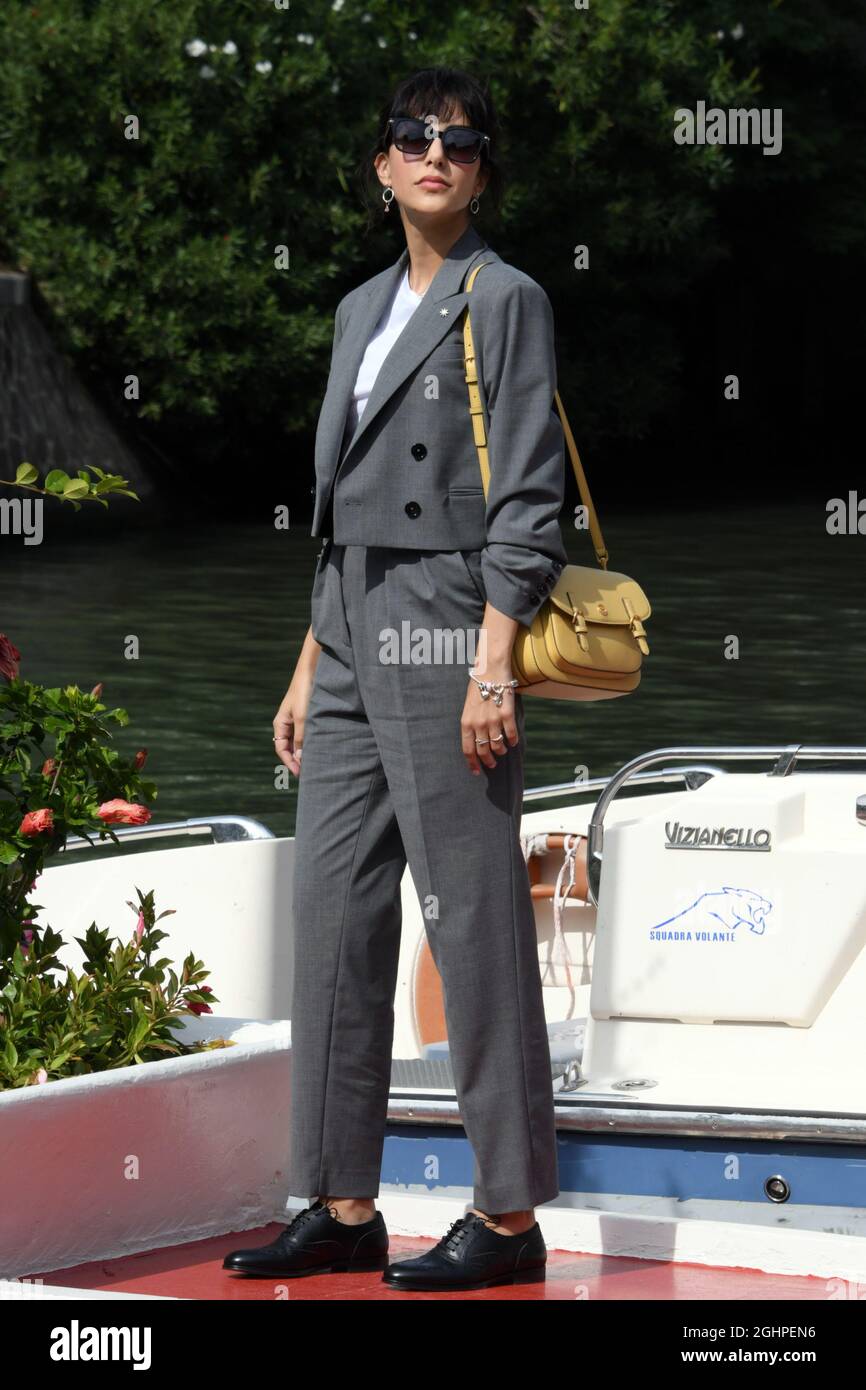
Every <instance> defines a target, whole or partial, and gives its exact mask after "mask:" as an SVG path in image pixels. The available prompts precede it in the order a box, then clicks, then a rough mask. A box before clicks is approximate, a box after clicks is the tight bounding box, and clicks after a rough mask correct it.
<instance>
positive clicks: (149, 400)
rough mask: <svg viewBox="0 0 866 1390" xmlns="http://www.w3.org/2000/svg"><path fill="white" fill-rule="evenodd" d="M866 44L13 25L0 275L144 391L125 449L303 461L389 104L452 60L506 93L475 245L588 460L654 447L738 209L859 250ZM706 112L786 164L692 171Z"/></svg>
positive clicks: (790, 5) (104, 385)
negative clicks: (488, 205) (549, 363)
mask: <svg viewBox="0 0 866 1390" xmlns="http://www.w3.org/2000/svg"><path fill="white" fill-rule="evenodd" d="M743 11H745V13H744V12H743ZM858 15H859V16H860V17H859V18H858ZM861 19H862V16H861V15H860V11H859V7H858V6H857V5H856V4H855V3H854V0H831V3H827V4H824V5H822V6H821V7H820V11H817V10H816V8H815V6H814V4H812V3H807V0H769V3H763V2H762V3H756V4H753V5H750V6H745V7H744V6H742V5H741V3H740V0H685V2H684V3H683V2H681V3H673V0H648V2H647V3H641V4H637V3H635V2H634V0H590V4H589V6H588V8H586V9H577V8H575V6H574V5H573V4H569V3H568V0H532V3H510V4H502V0H474V3H473V4H471V5H469V4H466V3H465V0H441V3H439V4H437V5H435V6H423V5H418V6H411V5H403V4H397V3H394V0H344V2H343V3H339V0H337V3H329V2H328V0H322V3H318V4H313V3H307V4H304V3H295V2H293V3H292V4H291V6H286V7H277V5H275V4H274V3H265V0H208V3H207V4H205V3H203V0H172V3H171V4H159V5H157V4H143V3H141V0H41V3H39V4H37V5H34V4H31V3H29V0H5V2H4V5H3V7H2V17H0V189H2V196H0V254H3V255H5V256H6V258H7V259H10V260H14V261H15V262H16V263H17V264H19V265H20V266H21V267H23V268H27V269H30V270H31V271H32V272H33V274H34V276H35V277H36V279H37V280H38V283H39V286H40V289H41V292H42V294H43V296H44V298H45V300H46V302H47V304H48V305H49V307H50V309H51V311H52V313H53V315H54V319H55V331H56V332H57V333H60V334H62V336H63V340H64V343H63V345H64V346H65V347H66V348H67V350H68V351H69V352H70V353H71V354H73V356H74V357H75V358H76V359H77V361H78V363H79V365H80V366H81V367H82V368H86V369H87V372H88V374H89V376H90V378H91V380H93V381H96V382H98V383H99V387H100V389H102V390H106V391H111V394H112V400H117V399H118V397H119V395H120V388H121V377H120V370H119V368H118V363H122V364H123V368H122V370H123V371H134V372H135V373H136V374H137V375H138V376H139V377H140V380H141V383H142V393H141V399H140V401H126V402H125V403H124V408H125V409H126V410H127V411H128V412H129V419H130V423H134V424H137V425H141V426H146V427H147V428H148V429H149V430H150V431H151V433H153V434H157V433H158V434H159V435H160V438H161V441H162V444H163V446H165V444H166V442H176V441H177V440H178V439H184V440H185V441H187V448H186V449H185V452H184V458H185V460H186V459H194V458H195V457H196V456H197V457H198V458H199V459H205V458H206V459H207V460H208V461H209V462H212V461H215V460H219V459H220V458H221V457H222V458H223V459H224V460H225V461H226V462H228V461H229V460H231V455H232V449H233V446H234V443H235V442H236V441H237V440H238V439H240V440H242V441H243V442H244V443H246V441H247V438H248V437H249V436H252V435H254V434H255V432H256V431H259V437H260V438H261V437H262V433H263V432H268V433H270V435H271V436H273V434H274V433H277V434H278V435H280V436H282V437H285V436H293V435H294V436H298V435H304V436H306V435H307V433H308V431H309V430H310V428H311V427H312V425H313V423H314V421H315V417H316V414H317V412H318V408H319V403H320V400H321V394H322V388H323V383H324V378H325V375H326V371H327V363H328V355H329V349H330V344H331V334H332V327H333V312H334V307H335V304H336V302H337V300H338V298H339V297H340V296H341V294H342V293H344V292H345V291H346V290H347V289H349V288H351V287H352V286H353V285H355V284H357V283H358V282H359V281H360V280H362V279H364V278H366V277H367V276H368V275H369V274H371V273H373V272H374V271H375V270H378V269H380V268H381V267H382V265H384V264H386V263H387V262H388V261H389V260H391V259H393V258H394V255H395V254H396V251H397V249H398V247H399V244H400V243H399V242H395V241H390V240H389V238H390V237H391V236H392V235H393V233H390V232H388V231H385V230H383V231H382V232H381V233H374V234H373V235H372V236H368V235H367V233H366V215H365V212H364V211H363V210H362V207H361V205H360V202H359V200H358V197H357V193H356V189H355V185H354V182H353V169H354V166H355V164H356V161H357V160H358V158H359V157H360V156H361V155H362V154H363V153H364V152H365V151H366V149H367V148H368V146H369V144H370V142H371V140H372V137H373V134H374V129H375V115H376V112H377V109H378V107H379V106H380V104H381V103H382V102H383V101H384V100H385V98H386V97H387V96H388V95H389V93H390V92H391V90H392V89H393V87H394V85H395V83H396V82H397V81H398V80H400V79H401V78H402V77H404V76H406V75H407V74H408V73H410V72H412V71H413V70H415V69H417V68H419V67H424V66H428V65H430V64H432V63H439V62H445V63H451V64H454V65H456V66H458V67H465V68H468V69H469V70H471V71H474V72H476V73H477V74H478V75H480V76H489V77H490V80H491V85H492V88H493V92H494V96H495V98H496V100H497V104H498V106H499V109H500V112H501V115H502V117H503V123H504V126H505V132H506V141H505V150H504V154H505V160H506V169H507V173H508V176H509V180H510V184H509V192H508V196H507V199H506V203H505V207H504V210H503V215H502V218H501V220H499V221H487V220H485V219H486V218H487V217H488V214H487V211H486V209H485V206H484V200H483V199H482V212H481V214H480V217H479V225H480V228H481V230H482V232H483V233H484V234H485V235H486V236H487V238H488V240H489V241H490V243H491V244H492V245H493V246H494V248H495V249H496V250H498V251H499V252H500V254H503V255H505V256H506V258H508V259H511V260H513V261H515V262H516V263H517V264H518V265H520V266H522V267H523V268H524V269H526V270H527V271H528V272H529V273H530V274H532V275H534V276H535V277H536V278H537V279H539V280H540V281H541V282H542V283H543V284H544V285H545V288H546V289H547V290H548V293H549V294H550V295H551V298H552V299H553V301H554V303H555V305H556V310H557V327H558V331H559V338H560V355H561V360H562V362H563V366H564V369H565V370H564V375H565V376H566V378H567V379H568V391H567V399H568V400H571V399H573V400H574V401H575V402H576V403H579V418H580V430H581V438H582V439H589V440H592V439H593V438H595V437H599V436H601V435H604V434H606V433H616V434H619V435H635V434H640V433H641V432H642V431H643V430H644V429H645V428H646V426H647V423H648V421H649V420H650V418H651V417H652V415H653V413H654V412H655V411H658V410H659V409H660V408H662V407H663V406H664V405H665V403H670V401H671V400H672V399H673V395H672V393H673V392H674V390H675V381H676V376H677V371H678V367H679V360H678V351H679V347H678V343H677V341H676V335H675V333H674V332H673V330H672V328H671V326H670V312H669V311H670V308H671V306H672V305H676V304H678V303H679V304H682V305H686V304H687V302H688V296H689V293H690V291H691V289H692V287H693V286H694V285H695V284H696V283H697V282H698V281H699V280H700V277H701V276H702V275H704V273H705V272H706V271H707V269H708V268H710V267H712V266H714V265H715V264H717V263H719V262H721V261H723V260H724V259H725V258H726V257H728V256H729V255H730V254H731V247H730V242H729V237H728V232H727V230H726V224H725V216H724V214H725V209H726V208H728V207H730V205H731V200H734V202H736V203H737V206H738V209H739V212H738V217H739V220H740V221H746V220H747V219H748V216H749V213H750V208H751V205H752V200H756V202H755V206H756V207H757V208H758V209H759V212H760V209H761V207H763V209H764V214H765V213H766V207H767V204H766V201H765V202H764V203H763V204H761V202H760V200H761V199H762V198H763V199H765V200H766V198H767V197H768V196H769V197H772V196H774V195H775V194H777V193H779V194H781V193H787V195H788V197H789V198H790V199H791V201H792V206H795V207H796V216H795V217H793V218H792V220H791V225H790V238H791V241H792V244H794V245H800V246H801V247H802V254H803V257H804V259H805V258H806V257H808V256H809V255H813V254H815V253H816V252H817V251H822V252H823V251H824V250H826V249H827V248H830V249H832V250H833V251H835V252H839V253H843V252H844V251H845V250H847V249H850V248H852V247H857V248H862V246H863V240H864V225H863V224H864V212H863V200H862V198H860V197H858V196H857V195H856V192H855V190H857V188H858V185H859V184H860V183H861V182H862V173H863V158H864V153H863V151H864V144H863V141H862V139H861V138H860V134H859V130H858V129H857V127H858V125H859V117H857V118H856V119H855V113H856V112H857V111H858V109H859V102H860V100H861V92H860V87H861V81H860V76H859V66H858V63H859V59H858V50H859V46H860V31H859V25H860V22H861ZM193 39H200V40H202V41H203V42H204V43H206V44H207V45H214V46H215V48H216V51H214V52H211V51H210V50H208V52H207V53H205V54H204V55H202V56H200V57H195V56H191V55H190V53H188V52H187V50H186V45H187V44H188V43H189V42H190V41H191V40H193ZM225 45H228V48H229V51H224V46H225ZM268 64H269V65H270V69H269V70H267V65H268ZM257 65H259V67H260V68H263V70H257ZM207 72H210V73H211V74H212V75H211V76H207V75H205V74H206V73H207ZM698 99H705V100H707V101H708V102H710V103H715V104H718V105H720V106H725V107H727V106H736V105H756V104H760V105H766V106H770V107H781V108H783V110H784V118H785V144H784V152H783V154H782V155H781V156H780V157H775V158H767V157H764V156H763V155H762V153H761V151H760V150H759V149H754V148H751V149H750V148H726V147H724V146H718V145H715V146H711V145H703V146H698V145H696V146H694V147H683V146H677V145H675V144H674V141H673V138H672V130H673V112H674V110H675V109H676V108H678V107H680V106H684V105H685V106H690V107H693V106H694V104H695V102H696V101H697V100H698ZM130 117H134V118H136V119H137V121H138V122H139V132H138V136H139V138H137V139H130V138H128V136H129V134H130V128H129V122H130ZM391 222H392V223H395V224H398V219H397V218H391ZM398 231H399V224H398ZM754 233H755V235H759V234H760V228H759V227H758V226H756V227H755V228H754ZM577 244H587V245H589V247H590V248H591V257H592V259H591V270H590V271H589V272H584V273H577V272H576V271H575V270H574V268H573V248H574V246H575V245H577ZM282 245H285V246H286V247H287V248H288V251H289V266H288V269H281V268H278V266H277V263H276V261H275V255H276V248H278V247H280V246H282ZM772 250H773V248H772V246H768V248H767V255H768V259H770V260H771V259H772ZM660 305H664V307H665V309H666V310H667V311H668V312H666V313H664V312H660V311H659V306H660ZM227 419H230V420H232V421H236V422H237V426H236V431H237V432H236V433H235V435H234V436H232V437H231V438H229V437H227V432H226V429H225V421H226V420H227ZM231 461H234V460H231Z"/></svg>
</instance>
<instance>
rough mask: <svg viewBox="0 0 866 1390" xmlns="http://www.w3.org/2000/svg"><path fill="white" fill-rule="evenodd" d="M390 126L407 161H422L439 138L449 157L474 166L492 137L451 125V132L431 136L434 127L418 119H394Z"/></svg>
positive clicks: (456, 162) (464, 127)
mask: <svg viewBox="0 0 866 1390" xmlns="http://www.w3.org/2000/svg"><path fill="white" fill-rule="evenodd" d="M388 125H389V126H390V127H391V138H392V140H393V141H394V144H395V145H396V146H397V149H398V150H399V151H400V153H401V154H404V155H405V156H406V158H407V159H422V158H423V157H424V155H425V154H426V153H427V151H428V150H429V148H430V146H431V145H432V144H433V141H434V140H435V139H436V137H437V135H438V136H439V137H440V139H441V141H442V148H443V150H444V151H445V156H446V158H447V159H450V160H452V161H453V163H455V164H474V163H475V161H476V159H477V158H478V156H479V155H480V154H481V153H482V151H483V150H484V149H485V147H486V145H489V144H490V136H489V135H482V134H481V131H480V130H472V129H471V128H470V127H469V126H468V125H450V126H449V127H448V129H447V130H439V131H437V130H434V131H433V134H432V135H430V134H428V132H429V130H430V126H429V125H427V124H426V122H424V121H422V120H419V119H418V117H416V116H391V117H390V119H389V121H388Z"/></svg>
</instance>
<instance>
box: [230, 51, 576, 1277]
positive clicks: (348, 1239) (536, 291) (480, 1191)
mask: <svg viewBox="0 0 866 1390" xmlns="http://www.w3.org/2000/svg"><path fill="white" fill-rule="evenodd" d="M371 169H374V170H375V175H376V176H377V177H378V181H379V184H381V186H382V200H383V204H384V208H385V212H386V214H387V215H388V216H389V217H390V218H391V219H394V218H395V216H396V215H399V217H400V220H401V221H402V225H403V232H404V233H405V237H406V248H405V249H404V251H403V252H402V254H401V255H400V257H399V259H398V260H397V261H396V262H395V263H394V264H393V265H391V266H389V267H388V268H387V269H386V270H384V271H382V272H381V274H379V275H375V276H373V278H372V279H370V280H368V281H367V282H366V283H365V284H362V285H360V286H358V288H356V289H354V290H352V291H351V292H350V293H349V294H348V295H346V297H345V298H344V299H343V300H342V301H341V303H340V304H339V306H338V308H337V313H336V321H335V332H334V346H333V353H332V357H331V370H330V376H329V380H328V386H327V391H326V394H325V399H324V403H323V405H322V410H321V415H320V418H319V425H318V431H317V436H316V479H317V488H316V505H315V513H314V519H313V529H312V534H313V535H315V536H321V537H323V538H324V542H323V548H322V551H321V553H320V555H319V557H318V561H317V567H316V575H315V579H314V583H313V592H312V605H311V619H312V622H311V627H310V631H309V632H308V633H307V636H306V639H305V641H304V645H303V648H302V651H301V655H300V658H299V660H298V663H297V667H296V669H295V673H294V676H293V678H292V682H291V685H290V686H289V689H288V692H287V694H286V696H285V699H284V700H283V702H282V704H281V706H280V709H279V711H278V713H277V716H276V718H275V720H274V732H275V735H276V737H275V740H274V742H275V747H276V750H277V753H278V755H279V757H280V758H281V760H282V761H283V763H284V764H285V765H286V766H287V767H289V768H291V770H292V771H293V772H294V773H295V774H296V775H298V776H299V777H300V781H299V789H298V813H297V830H296V846H295V877H294V902H293V907H294V932H295V938H294V949H295V976H294V996H293V1004H292V1069H293V1077H292V1097H291V1126H292V1128H291V1161H290V1172H289V1179H290V1181H289V1190H290V1191H291V1192H294V1193H306V1194H309V1195H310V1196H311V1197H314V1199H315V1200H314V1201H313V1204H312V1205H311V1206H310V1207H308V1208H306V1209H304V1210H303V1211H301V1212H300V1213H298V1215H297V1216H296V1217H295V1218H294V1220H293V1221H292V1222H291V1224H290V1225H289V1226H287V1227H286V1230H285V1231H284V1232H283V1233H281V1235H280V1236H279V1237H278V1238H277V1240H275V1241H274V1242H273V1243H272V1244H270V1245H268V1246H263V1247H260V1248H259V1249H256V1250H244V1251H235V1252H233V1253H232V1254H231V1255H229V1256H227V1257H226V1261H225V1266H226V1268H229V1269H236V1270H241V1271H244V1272H246V1273H251V1274H261V1275H292V1274H306V1273H312V1272H313V1271H314V1270H317V1269H328V1268H331V1269H338V1268H343V1269H345V1268H347V1267H348V1268H350V1269H356V1268H364V1267H366V1268H384V1267H385V1266H387V1268H386V1269H385V1274H384V1278H385V1280H386V1282H388V1283H389V1284H392V1285H393V1286H394V1287H398V1288H406V1289H416V1288H426V1289H429V1288H466V1287H478V1286H480V1285H483V1284H491V1283H500V1282H504V1281H507V1280H510V1279H512V1278H514V1277H518V1278H538V1277H543V1269H544V1261H545V1259H546V1249H545V1244H544V1240H543V1238H542V1234H541V1230H540V1228H539V1226H538V1224H537V1222H536V1220H535V1213H534V1208H535V1206H536V1205H540V1204H541V1203H544V1202H549V1201H551V1200H553V1199H554V1198H555V1197H556V1196H557V1195H558V1192H559V1185H558V1168H557V1156H556V1133H555V1127H554V1108H553V1091H552V1078H551V1067H550V1053H549V1047H548V1037H547V1028H546V1023H545V1015H544V1008H543V1002H542V986H541V978H540V973H539V966H538V954H537V943H536V927H535V915H534V911H533V906H532V900H531V896H530V887H529V880H528V875H527V870H526V866H525V862H524V859H523V855H522V853H521V847H520V838H519V836H520V820H521V810H522V799H523V733H524V727H523V726H524V712H523V702H522V698H521V697H520V696H519V695H516V694H515V692H514V688H513V684H512V681H513V677H512V671H511V648H512V644H513V641H514V637H515V634H516V633H517V630H518V627H519V625H520V624H522V623H529V622H530V621H531V619H532V617H533V616H534V614H535V613H536V611H537V610H538V608H539V607H540V606H541V604H542V603H543V601H544V599H545V597H546V594H547V592H548V591H549V589H550V587H551V586H552V585H553V584H554V583H555V582H556V578H557V575H558V573H559V571H560V570H561V569H562V567H563V565H564V564H565V563H566V555H565V551H564V549H563V545H562V537H561V534H560V530H559V523H558V516H559V511H560V508H561V506H562V501H563V486H564V484H563V439H562V431H561V427H560V424H559V420H558V417H557V415H556V413H555V409H554V399H553V398H554V391H555V388H556V377H555V360H554V344H553V320H552V313H551V308H550V304H549V301H548V299H547V296H546V294H545V293H544V291H543V290H542V288H541V287H540V286H539V285H538V284H537V283H536V282H535V281H534V280H532V279H530V278H529V276H527V275H525V274H524V273H523V272H522V271H520V270H518V269H516V268H515V267H513V266H511V265H508V264H506V263H505V262H504V261H502V260H501V259H500V258H499V256H497V255H496V253H495V252H494V251H492V250H491V248H490V247H489V246H488V245H487V244H486V242H485V241H484V240H483V239H482V237H481V236H480V235H479V234H478V232H477V231H476V230H475V227H474V226H473V224H472V217H473V216H474V215H475V213H476V212H477V211H478V208H479V203H480V200H481V198H482V195H484V193H485V190H487V191H488V193H489V194H496V193H498V190H499V184H500V173H499V168H498V164H497V132H496V120H495V115H494V111H493V108H492V103H491V100H490V97H489V95H488V94H487V93H486V91H485V90H483V89H482V88H481V87H480V86H479V84H478V83H477V82H475V81H474V80H473V79H472V78H470V77H469V76H467V75H466V74H464V73H461V72H457V71H454V70H452V69H443V68H432V69H428V70H426V71H423V72H419V73H416V74H415V75H414V76H413V77H410V78H409V79H408V80H407V81H406V82H404V83H402V84H401V86H400V87H399V88H398V89H397V91H396V92H395V93H394V96H393V99H392V101H391V102H390V103H389V104H388V106H387V107H386V109H385V111H384V112H383V114H382V119H381V127H380V132H379V139H378V142H377V146H376V151H375V156H374V158H372V159H371ZM482 263H483V267H484V268H483V269H482V270H481V271H480V273H479V274H478V277H477V285H475V284H473V288H472V292H471V295H469V294H467V291H466V280H467V276H468V275H469V273H470V272H471V271H472V270H473V268H474V267H476V266H479V265H481V264H482ZM467 303H469V304H470V305H471V312H472V328H473V335H474V342H475V347H476V352H477V356H478V374H479V378H480V381H481V384H482V386H483V393H484V397H485V400H486V405H487V409H488V413H489V430H488V444H489V462H490V475H491V477H490V485H489V494H488V497H487V500H486V504H485V497H484V493H483V489H482V482H481V476H480V471H479V463H478V455H477V452H476V447H475V442H474V436H473V429H472V423H471V418H470V414H469V400H468V395H467V387H466V381H465V376H464V361H463V336H462V325H463V311H464V309H465V307H466V305H467ZM479 630H480V631H479ZM454 631H462V632H463V633H466V634H467V635H468V636H469V642H468V644H467V648H466V651H465V652H461V651H460V650H459V643H458V644H455V647H454V649H453V650H456V651H457V652H458V655H457V657H456V659H455V658H453V657H452V659H451V660H450V661H449V660H448V659H447V657H446V659H445V660H443V659H442V655H441V651H442V650H443V649H444V648H440V649H439V650H440V655H439V657H438V658H437V657H433V658H430V657H428V658H427V659H426V660H422V661H419V660H418V652H417V647H416V649H415V656H414V659H413V657H412V656H411V654H407V652H406V650H405V645H404V634H405V633H407V632H408V633H410V634H411V638H412V641H413V642H415V643H417V641H418V634H419V633H420V634H422V635H423V638H426V640H428V641H429V643H430V647H429V650H430V651H431V652H434V651H436V650H437V648H436V634H437V633H440V634H441V633H449V632H450V633H453V632H454ZM388 634H396V637H397V647H398V654H397V656H396V658H395V655H394V650H395V649H394V646H393V643H392V644H389V642H388ZM474 636H477V637H478V638H479V639H480V640H479V642H478V646H477V648H476V649H475V650H476V652H477V653H478V659H477V661H476V664H475V666H473V667H472V668H471V669H472V672H473V674H470V672H469V669H468V668H469V667H470V666H471V661H472V656H473V647H472V638H473V637H474ZM422 640H423V639H422ZM401 647H402V649H400V648H401ZM483 683H488V684H487V685H484V684H483ZM514 684H516V682H514ZM483 689H487V690H488V696H487V698H485V697H484V694H483ZM407 861H408V864H409V868H410V872H411V875H412V880H413V882H414V885H415V888H416V890H417V893H418V896H419V900H420V903H421V908H422V911H423V914H424V922H425V929H426V932H427V938H428V941H429V944H430V949H431V952H432V955H433V959H434V961H435V963H436V966H437V968H438V970H439V974H440V976H441V980H442V987H443V995H444V1003H445V1014H446V1021H447V1028H448V1041H449V1047H450V1057H451V1062H452V1066H453V1071H454V1081H455V1089H456V1093H457V1100H458V1104H459V1108H460V1114H461V1118H462V1121H463V1125H464V1127H465V1130H466V1134H467V1136H468V1139H469V1141H470V1143H471V1145H472V1149H473V1153H474V1157H475V1174H474V1192H473V1197H474V1201H475V1206H474V1207H473V1208H471V1209H470V1210H469V1211H468V1212H467V1214H466V1215H465V1216H464V1217H461V1218H460V1220H459V1221H457V1222H455V1223H454V1224H453V1225H452V1226H451V1228H450V1230H449V1232H448V1233H447V1234H446V1235H445V1236H443V1237H442V1239H441V1240H440V1241H439V1243H438V1244H437V1245H436V1246H435V1247H433V1249H432V1250H430V1251H428V1252H427V1253H425V1254H424V1255H421V1256H419V1257H417V1258H415V1259H405V1260H401V1261H399V1262H397V1263H394V1264H391V1265H388V1262H387V1249H388V1237H387V1232H386V1230H385V1225H384V1221H383V1218H382V1214H381V1213H380V1212H378V1211H377V1210H376V1208H375V1205H374V1198H375V1197H376V1195H377V1194H378V1191H379V1179H380V1171H381V1161H382V1153H383V1145H384V1136H385V1125H386V1118H387V1108H388V1094H389V1087H390V1074H391V1049H392V1040H393V1029H394V1014H393V1000H394V993H395V987H396V978H397V962H398V953H399V948H400V927H401V905H400V883H401V879H402V877H403V873H404V869H405V866H406V863H407ZM424 1181H425V1174H424V1172H423V1170H422V1168H421V1167H419V1170H418V1175H417V1182H418V1183H419V1184H421V1183H423V1182H424Z"/></svg>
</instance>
